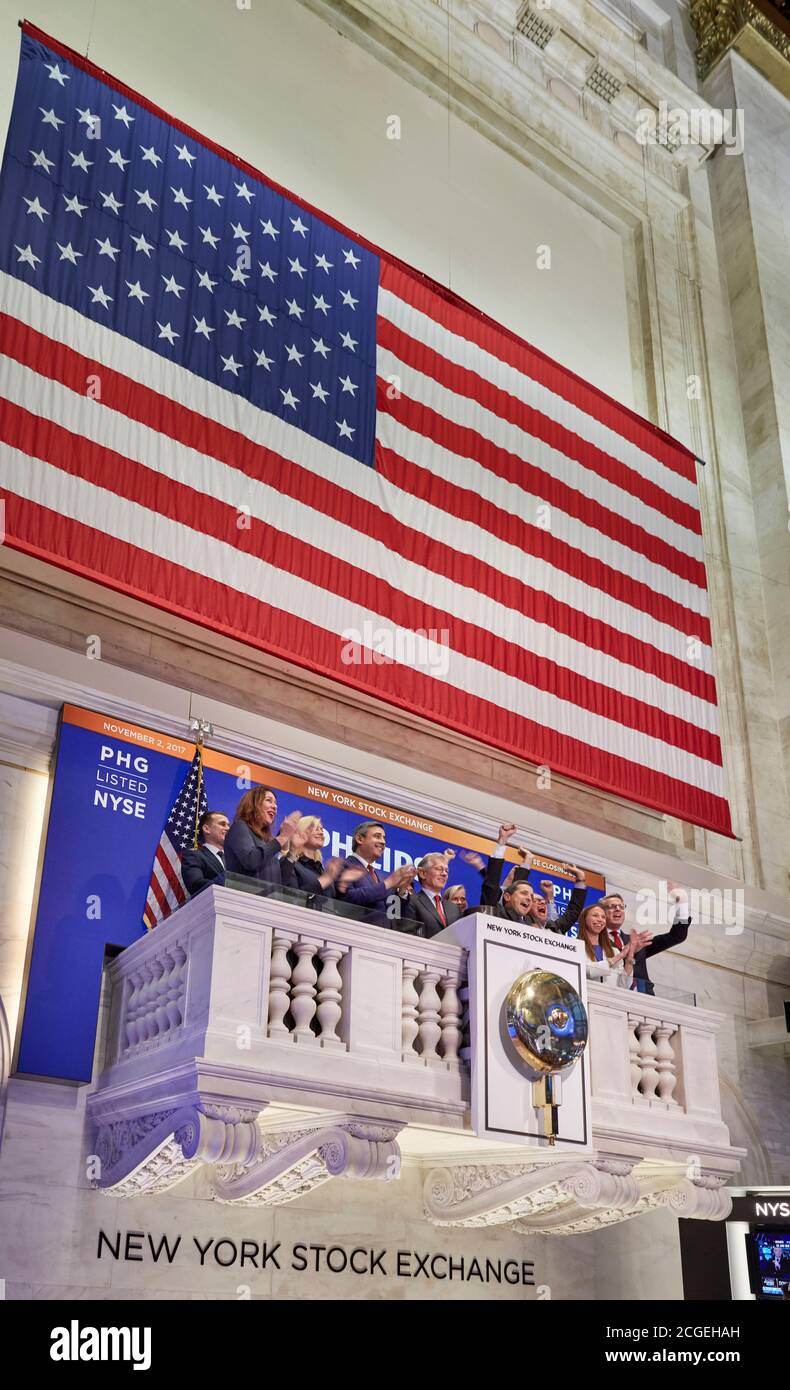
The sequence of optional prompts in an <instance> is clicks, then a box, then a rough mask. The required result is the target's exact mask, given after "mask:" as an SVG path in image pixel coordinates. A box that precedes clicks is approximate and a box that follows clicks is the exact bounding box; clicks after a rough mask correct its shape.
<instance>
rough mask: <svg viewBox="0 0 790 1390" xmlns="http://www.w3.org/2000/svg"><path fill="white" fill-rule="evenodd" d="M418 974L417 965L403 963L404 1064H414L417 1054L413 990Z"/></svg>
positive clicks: (402, 1045)
mask: <svg viewBox="0 0 790 1390" xmlns="http://www.w3.org/2000/svg"><path fill="white" fill-rule="evenodd" d="M419 973H420V967H419V965H413V964H412V963H411V962H410V961H408V960H405V961H404V962H403V993H402V1010H401V1012H402V1019H403V1023H402V1030H401V1048H402V1053H403V1060H404V1062H416V1061H417V1060H418V1058H417V1053H416V1051H415V1048H414V1042H415V1039H416V1037H417V1033H418V1031H419V1025H418V1023H417V1005H418V1002H419V1000H418V998H417V991H416V989H415V988H414V981H415V979H416V978H417V975H418V974H419Z"/></svg>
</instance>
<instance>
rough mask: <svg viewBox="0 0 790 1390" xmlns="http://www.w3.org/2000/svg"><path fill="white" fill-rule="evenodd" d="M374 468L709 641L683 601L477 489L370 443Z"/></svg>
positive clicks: (705, 627)
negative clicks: (567, 541)
mask: <svg viewBox="0 0 790 1390" xmlns="http://www.w3.org/2000/svg"><path fill="white" fill-rule="evenodd" d="M376 470H377V472H379V473H380V474H381V476H382V477H384V478H388V479H389V480H390V482H393V483H395V485H396V486H397V487H400V488H403V489H404V490H405V491H406V492H409V493H411V494H412V496H414V497H419V498H420V499H421V500H422V501H424V502H428V503H430V505H431V506H433V507H437V508H439V509H440V510H442V511H445V512H449V513H450V514H451V515H453V516H457V517H460V519H461V520H462V521H469V522H472V523H473V524H474V525H476V526H478V527H480V528H481V529H482V530H484V531H487V532H489V533H490V534H491V535H493V536H496V537H498V539H499V540H502V541H507V542H508V544H509V545H513V546H515V547H516V548H517V549H518V550H524V551H526V552H527V553H528V554H530V555H534V556H535V557H536V558H537V559H540V560H544V561H545V562H546V564H547V565H553V566H554V567H555V569H558V570H562V571H563V572H564V573H565V574H569V575H570V576H571V578H572V579H577V580H579V581H580V582H581V583H583V584H589V585H590V586H591V587H592V588H595V589H599V590H600V591H601V593H604V594H608V595H609V596H610V598H613V599H617V600H618V602H620V603H625V604H627V605H628V607H629V608H636V609H638V610H639V611H640V612H642V613H647V614H648V615H649V616H650V617H652V618H656V619H657V620H658V622H660V623H664V624H665V625H666V626H667V627H671V628H674V629H675V631H676V632H681V633H683V634H684V635H685V636H688V637H696V638H698V639H699V641H700V642H702V643H703V645H704V646H706V647H709V646H710V643H711V632H710V623H709V621H708V619H707V618H706V617H705V616H704V615H703V614H702V613H695V612H694V611H693V610H692V609H691V608H686V607H684V606H683V604H680V603H675V602H674V601H673V600H672V599H670V598H667V597H666V596H665V595H664V594H659V593H656V591H655V590H654V589H651V588H649V586H648V585H647V584H641V583H640V582H639V581H638V580H636V579H632V578H631V577H630V576H629V575H626V574H623V572H622V570H617V569H614V568H613V567H612V566H611V565H605V564H604V563H603V561H602V560H597V559H595V558H594V556H591V555H586V554H584V553H583V551H581V550H577V549H576V548H575V547H574V546H570V545H564V544H563V543H562V542H560V541H557V540H555V539H554V538H553V537H552V536H551V535H550V534H549V533H548V532H546V531H544V530H542V529H541V527H540V526H532V525H531V524H530V522H528V521H525V520H524V519H523V518H521V517H514V516H511V515H510V514H509V513H508V512H505V511H503V510H502V508H501V507H497V506H495V505H494V503H493V502H486V501H485V500H484V499H483V498H482V497H480V495H479V493H476V492H472V491H471V490H470V489H468V488H463V487H460V486H458V485H451V484H450V483H445V482H443V481H442V480H441V479H440V478H437V477H436V475H435V474H434V473H431V472H430V471H429V470H428V469H426V468H420V467H419V466H418V465H417V464H415V463H411V462H410V461H409V460H408V459H404V458H401V456H400V455H399V454H396V453H394V452H393V451H392V450H391V449H385V448H383V446H382V445H377V446H376Z"/></svg>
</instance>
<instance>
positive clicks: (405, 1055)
mask: <svg viewBox="0 0 790 1390" xmlns="http://www.w3.org/2000/svg"><path fill="white" fill-rule="evenodd" d="M106 977H107V978H106V986H107V996H108V998H109V1006H108V1014H107V1019H106V1024H105V1028H104V1030H103V1032H104V1036H103V1039H102V1043H101V1045H100V1052H101V1054H102V1056H101V1059H100V1066H101V1069H100V1071H99V1073H98V1076H97V1080H96V1082H95V1085H94V1086H93V1087H92V1089H91V1093H90V1095H89V1096H88V1100H87V1123H88V1136H87V1140H86V1142H87V1144H88V1149H89V1151H90V1150H91V1149H92V1162H93V1167H94V1173H93V1180H94V1184H95V1186H96V1187H97V1188H99V1189H100V1190H102V1191H104V1192H107V1193H110V1194H113V1195H115V1196H121V1197H134V1196H138V1195H146V1196H150V1195H153V1194H157V1193H161V1192H164V1191H166V1190H168V1189H170V1188H172V1187H174V1186H176V1185H177V1184H178V1183H180V1182H181V1181H182V1180H183V1179H184V1178H186V1177H187V1176H188V1175H189V1174H190V1173H192V1172H194V1171H195V1170H197V1169H201V1170H203V1172H204V1173H207V1174H208V1176H209V1178H210V1185H211V1191H212V1196H213V1198H214V1199H215V1200H216V1201H218V1202H221V1203H230V1204H232V1205H235V1206H279V1205H281V1204H283V1203H288V1202H292V1201H295V1200H297V1199H299V1198H300V1197H301V1196H303V1195H305V1194H306V1193H308V1192H310V1191H312V1189H313V1188H315V1187H317V1186H320V1185H321V1184H323V1183H326V1182H328V1181H329V1180H331V1179H332V1178H334V1177H338V1176H342V1177H345V1178H354V1179H359V1180H379V1181H384V1182H386V1181H389V1180H392V1179H396V1178H398V1176H399V1174H400V1169H401V1159H402V1158H408V1160H409V1161H410V1163H417V1164H418V1165H419V1167H420V1169H421V1172H422V1178H423V1200H424V1211H425V1215H426V1217H427V1219H428V1220H429V1221H430V1222H432V1223H433V1224H435V1225H437V1226H486V1225H496V1224H503V1223H507V1224H509V1225H511V1226H515V1228H516V1229H518V1230H520V1231H535V1232H544V1233H548V1232H552V1233H559V1234H562V1233H573V1232H578V1231H586V1230H592V1229H595V1228H596V1227H598V1226H601V1225H609V1224H612V1223H613V1222H616V1221H620V1220H623V1219H626V1218H628V1217H632V1216H636V1215H639V1214H640V1213H641V1212H644V1211H648V1210H652V1209H654V1208H656V1207H660V1206H663V1207H667V1208H669V1209H670V1210H671V1211H673V1212H674V1213H675V1214H676V1215H682V1216H689V1217H700V1218H704V1219H721V1218H723V1217H724V1216H726V1214H727V1211H728V1209H729V1199H728V1197H727V1195H726V1191H725V1190H724V1189H725V1186H726V1184H727V1183H728V1182H730V1181H731V1180H732V1178H733V1175H734V1174H735V1172H736V1170H737V1168H738V1164H739V1160H740V1158H741V1156H742V1152H743V1151H742V1150H738V1149H735V1148H733V1147H732V1146H731V1144H730V1140H729V1134H728V1131H727V1128H726V1126H725V1125H724V1123H723V1122H722V1118H721V1108H720V1100H719V1090H718V1071H717V1058H716V1033H717V1030H718V1025H719V1016H718V1015H717V1014H714V1013H711V1012H710V1011H708V1010H703V1009H697V1008H694V1007H693V1006H692V1005H691V1004H688V1003H681V1002H678V1001H676V1000H672V1001H670V1000H667V999H662V998H658V997H656V998H650V997H648V996H645V995H635V994H632V993H630V992H628V991H625V990H618V989H612V988H609V987H607V986H606V985H603V984H599V983H591V984H590V987H589V1000H588V1003H589V1013H590V1058H591V1074H592V1106H593V1137H594V1149H593V1152H592V1153H591V1154H585V1155H583V1156H582V1155H574V1154H570V1155H569V1154H568V1153H567V1152H565V1151H559V1150H557V1151H555V1150H553V1149H551V1148H548V1147H545V1146H543V1145H542V1143H541V1145H538V1146H536V1147H526V1146H522V1145H513V1144H498V1143H493V1142H492V1141H490V1140H484V1139H481V1138H479V1137H478V1136H477V1135H476V1134H475V1133H474V1132H473V1129H472V1125H471V1113H470V1107H469V1061H468V1056H469V1049H468V1045H467V1044H468V1031H467V1030H468V1026H469V1020H468V1016H467V1010H466V990H465V982H466V966H465V952H464V950H463V949H462V948H461V947H460V946H456V945H453V944H451V943H447V942H438V941H425V940H422V939H420V938H417V937H413V936H409V935H407V934H405V933H401V932H396V931H391V930H387V929H385V928H383V927H380V926H375V925H371V924H369V923H367V922H363V921H356V920H353V919H347V918H343V917H340V916H337V915H334V914H333V913H329V912H319V911H315V910H311V909H309V908H307V907H304V906H301V905H298V904H296V903H293V902H289V901H280V900H277V899H275V898H274V897H271V896H258V895H255V894H252V893H245V892H240V891H238V890H235V889H231V888H211V889H208V890H206V891H205V892H204V893H202V894H201V895H200V896H199V897H198V898H196V899H194V900H193V901H191V902H189V903H187V904H186V905H185V906H184V907H183V908H181V909H180V910H179V911H178V912H176V913H174V914H173V915H172V917H170V918H169V919H168V920H167V922H166V923H164V924H163V925H162V926H160V927H158V928H156V929H155V931H154V932H153V933H151V934H150V935H148V936H147V937H144V938H141V939H140V940H139V941H137V942H135V943H134V945H133V946H130V947H128V948H127V949H126V950H125V951H124V952H122V954H121V955H120V956H118V957H117V958H116V959H115V960H113V961H111V962H109V963H108V964H107V967H106Z"/></svg>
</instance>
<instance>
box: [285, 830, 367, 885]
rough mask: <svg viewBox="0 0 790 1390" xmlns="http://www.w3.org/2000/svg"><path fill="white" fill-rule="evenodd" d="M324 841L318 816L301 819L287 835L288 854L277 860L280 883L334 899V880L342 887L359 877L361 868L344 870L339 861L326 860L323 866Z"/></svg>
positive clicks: (323, 832) (361, 872)
mask: <svg viewBox="0 0 790 1390" xmlns="http://www.w3.org/2000/svg"><path fill="white" fill-rule="evenodd" d="M325 838H326V836H325V831H324V827H323V823H322V821H321V818H320V816H302V818H301V820H299V821H298V822H297V824H296V827H295V829H294V830H293V831H292V833H291V839H290V843H289V846H288V854H287V856H284V857H283V858H282V859H281V860H280V870H281V873H282V876H283V883H287V884H289V885H290V886H291V887H293V888H299V889H301V891H302V892H303V893H309V894H310V895H311V897H318V898H334V896H335V883H336V882H337V880H338V879H340V883H341V886H343V887H345V886H346V884H348V883H352V882H353V881H354V879H356V878H360V877H361V875H362V874H363V873H364V869H344V868H343V860H342V859H329V860H328V861H327V863H326V866H324V861H323V858H322V856H321V850H322V849H323V847H324V840H325Z"/></svg>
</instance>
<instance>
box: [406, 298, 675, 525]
mask: <svg viewBox="0 0 790 1390" xmlns="http://www.w3.org/2000/svg"><path fill="white" fill-rule="evenodd" d="M379 314H380V315H381V316H382V318H385V319H387V320H388V321H389V322H390V323H392V324H394V325H395V327H396V328H400V329H401V330H402V331H403V332H404V333H406V334H407V335H408V336H409V337H410V338H414V339H415V340H416V341H417V342H420V343H424V344H425V346H426V347H429V348H432V349H433V350H434V352H438V353H439V354H440V355H441V356H442V357H445V358H447V360H448V362H454V363H455V364H456V365H457V366H459V367H465V368H466V369H467V370H468V371H472V372H474V373H475V375H476V376H479V377H481V378H482V379H483V381H488V382H490V383H491V385H492V386H496V387H498V388H499V389H500V390H502V391H506V392H507V393H508V395H511V396H515V398H516V400H519V401H522V402H523V403H524V404H525V405H528V406H532V408H533V409H534V410H539V411H540V412H541V413H542V414H543V415H546V416H548V417H549V419H551V420H557V421H558V423H559V424H561V425H563V426H564V427H565V428H566V429H569V430H571V431H572V432H573V433H574V434H576V435H578V436H579V438H580V439H584V440H586V441H587V442H588V443H589V444H593V445H594V446H595V447H596V448H598V449H601V450H602V451H603V452H604V453H606V454H611V455H612V457H613V458H616V459H620V460H621V462H623V463H625V464H626V465H627V466H628V467H629V468H632V469H633V470H634V472H635V473H636V474H637V475H638V476H639V477H640V478H647V479H648V480H649V481H650V482H651V483H655V485H656V486H657V487H660V488H661V489H662V490H663V491H664V492H667V493H669V495H670V496H671V497H675V498H677V499H678V501H680V502H685V503H687V505H688V506H690V507H693V508H694V509H695V510H697V509H698V508H699V497H698V495H697V487H696V484H695V483H694V482H692V481H691V480H689V479H688V478H684V477H682V476H681V474H679V473H676V472H675V471H674V469H672V468H667V466H666V464H663V463H661V462H660V460H658V459H656V458H655V457H654V456H653V454H648V453H646V452H645V451H644V450H643V449H640V448H639V446H638V445H636V444H632V443H631V441H630V440H628V439H625V438H624V437H623V435H621V434H618V433H617V432H616V430H612V429H610V428H609V427H608V425H604V424H602V423H601V422H600V421H599V420H596V419H595V417H594V416H592V415H588V414H587V413H586V412H585V411H583V410H580V409H579V407H578V406H575V405H573V404H572V403H571V402H570V401H566V400H565V399H564V397H563V396H558V395H557V394H556V393H555V392H553V391H550V390H549V389H548V388H547V387H545V386H542V385H541V384H540V383H539V382H537V381H535V380H534V379H533V378H532V377H529V376H526V375H525V374H524V373H523V372H521V371H519V370H518V368H516V367H511V366H510V364H509V363H507V362H503V361H502V360H501V358H499V357H495V356H494V355H493V354H492V353H490V352H487V351H486V350H485V349H484V348H481V347H478V345H477V343H474V342H472V341H471V340H469V339H467V338H462V337H460V336H459V334H457V333H453V332H451V330H450V329H448V328H444V327H443V326H442V325H441V324H440V323H437V322H436V320H435V319H432V318H430V317H429V316H428V315H427V314H424V313H422V311H421V310H419V309H414V308H413V307H412V306H411V305H410V304H407V303H406V302H405V301H404V300H402V299H399V298H398V296H397V295H394V294H392V292H391V291H390V290H385V289H383V288H381V287H379Z"/></svg>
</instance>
